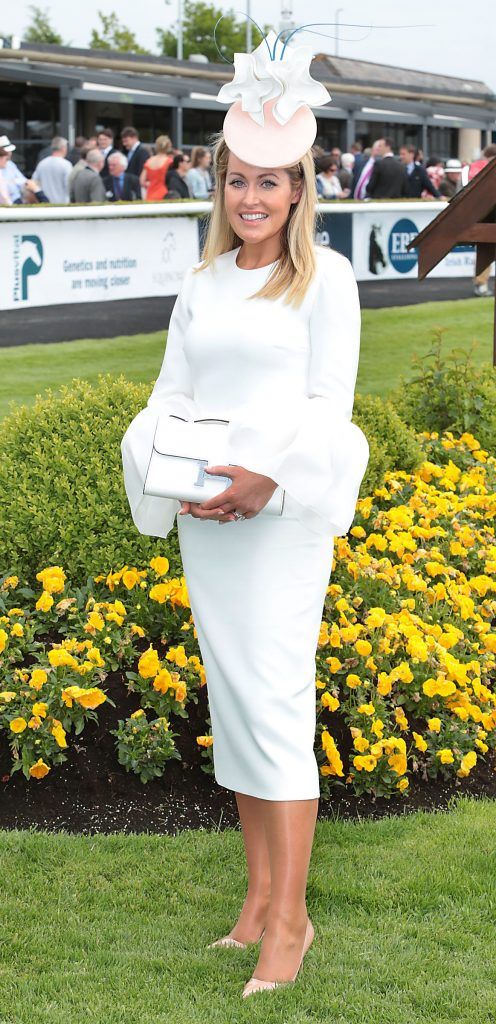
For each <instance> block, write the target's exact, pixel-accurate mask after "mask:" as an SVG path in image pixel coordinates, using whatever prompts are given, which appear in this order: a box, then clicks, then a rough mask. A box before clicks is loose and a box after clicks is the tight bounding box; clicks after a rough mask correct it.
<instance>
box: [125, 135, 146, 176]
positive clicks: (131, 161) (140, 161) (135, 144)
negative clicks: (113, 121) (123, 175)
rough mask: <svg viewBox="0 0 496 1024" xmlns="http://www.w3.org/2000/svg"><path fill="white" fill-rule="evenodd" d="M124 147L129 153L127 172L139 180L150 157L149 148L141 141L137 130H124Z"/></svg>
mask: <svg viewBox="0 0 496 1024" xmlns="http://www.w3.org/2000/svg"><path fill="white" fill-rule="evenodd" d="M121 139H122V145H123V146H124V149H125V150H126V153H127V170H128V173H129V174H135V175H136V177H137V178H139V176H140V174H141V172H142V170H143V167H144V165H145V163H146V161H147V160H148V157H149V156H150V153H149V150H148V147H147V146H144V145H143V143H142V142H140V140H139V135H138V132H137V131H136V128H123V129H122V131H121Z"/></svg>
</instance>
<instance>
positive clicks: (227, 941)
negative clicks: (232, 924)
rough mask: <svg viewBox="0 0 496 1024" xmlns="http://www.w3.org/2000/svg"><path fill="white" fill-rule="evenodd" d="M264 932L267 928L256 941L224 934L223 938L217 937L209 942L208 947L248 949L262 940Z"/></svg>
mask: <svg viewBox="0 0 496 1024" xmlns="http://www.w3.org/2000/svg"><path fill="white" fill-rule="evenodd" d="M264 934H265V928H264V930H263V932H262V934H261V936H260V939H257V940H256V942H240V941H239V939H234V938H233V937H232V935H224V937H223V938H222V939H216V940H215V942H209V944H208V946H207V949H213V948H214V946H232V947H236V948H237V949H248V946H256V944H257V942H260V940H261V939H263V937H264Z"/></svg>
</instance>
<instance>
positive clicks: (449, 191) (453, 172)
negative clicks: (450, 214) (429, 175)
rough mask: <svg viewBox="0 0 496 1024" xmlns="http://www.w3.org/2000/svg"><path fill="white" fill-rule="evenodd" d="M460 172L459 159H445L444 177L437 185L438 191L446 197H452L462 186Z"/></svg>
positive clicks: (460, 163) (461, 168)
mask: <svg viewBox="0 0 496 1024" xmlns="http://www.w3.org/2000/svg"><path fill="white" fill-rule="evenodd" d="M462 172H463V166H462V162H461V160H456V159H450V160H447V161H446V164H445V167H444V178H443V180H442V181H441V183H440V185H439V191H440V193H441V195H442V196H445V197H446V199H452V198H453V196H455V195H456V194H457V192H460V190H461V189H462V188H463V181H462Z"/></svg>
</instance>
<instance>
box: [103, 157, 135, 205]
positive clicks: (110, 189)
mask: <svg viewBox="0 0 496 1024" xmlns="http://www.w3.org/2000/svg"><path fill="white" fill-rule="evenodd" d="M108 165H109V173H108V175H107V177H106V178H104V179H103V184H104V186H105V195H106V198H107V200H108V201H109V202H110V203H115V202H117V201H118V200H119V199H125V200H127V201H129V200H134V199H141V185H140V183H139V178H137V177H136V175H135V174H129V172H128V170H127V158H126V157H125V156H124V153H120V152H119V151H118V150H116V151H115V153H112V154H111V156H109V159H108Z"/></svg>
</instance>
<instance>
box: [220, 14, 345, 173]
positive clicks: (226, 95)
mask: <svg viewBox="0 0 496 1024" xmlns="http://www.w3.org/2000/svg"><path fill="white" fill-rule="evenodd" d="M303 27H304V26H303ZM295 31H296V32H297V31H300V29H295V30H294V31H293V33H292V35H293V34H294V32H295ZM280 35H281V33H279V35H276V34H275V32H274V31H273V30H272V29H271V30H270V32H269V33H268V34H267V35H266V36H265V37H264V39H263V40H262V42H261V43H260V45H259V46H257V48H256V50H253V52H252V53H235V54H234V77H233V79H232V81H231V82H226V83H225V84H224V85H223V86H222V87H221V89H220V91H219V92H218V94H217V96H216V97H215V98H216V99H217V100H218V101H219V103H230V104H231V106H230V107H229V110H228V111H227V113H226V116H225V118H224V124H223V132H224V138H225V140H226V144H227V146H228V147H229V149H230V150H231V152H232V153H234V154H235V156H237V157H238V158H239V159H240V160H244V161H245V162H246V163H250V164H254V165H255V166H257V167H290V166H291V165H292V164H295V163H298V160H301V158H302V157H303V156H304V154H305V153H306V152H307V151H308V150H309V149H310V148H311V146H313V143H314V142H315V137H316V135H317V121H316V120H315V115H314V113H313V111H312V110H311V107H312V106H313V107H321V106H323V105H324V104H326V103H328V102H329V100H330V99H331V96H330V94H329V93H328V91H327V89H326V88H325V87H324V85H322V83H321V82H317V81H316V80H315V79H314V78H312V77H311V75H310V63H311V61H312V58H313V56H314V54H313V50H312V47H311V46H306V45H304V44H300V45H299V44H297V43H295V42H294V41H293V40H292V39H288V40H286V42H283V40H282V39H281V38H280ZM219 52H220V51H219Z"/></svg>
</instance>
